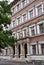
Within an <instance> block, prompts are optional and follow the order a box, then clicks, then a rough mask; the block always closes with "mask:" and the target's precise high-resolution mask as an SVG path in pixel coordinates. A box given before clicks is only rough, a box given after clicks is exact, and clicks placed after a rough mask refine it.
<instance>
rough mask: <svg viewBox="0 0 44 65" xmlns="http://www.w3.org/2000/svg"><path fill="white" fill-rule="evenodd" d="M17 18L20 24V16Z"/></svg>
mask: <svg viewBox="0 0 44 65" xmlns="http://www.w3.org/2000/svg"><path fill="white" fill-rule="evenodd" d="M17 20H18V25H19V24H20V17H19V18H18V19H17Z"/></svg>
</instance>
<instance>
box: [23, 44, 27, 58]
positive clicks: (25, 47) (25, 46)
mask: <svg viewBox="0 0 44 65" xmlns="http://www.w3.org/2000/svg"><path fill="white" fill-rule="evenodd" d="M24 51H25V58H27V44H25V45H24Z"/></svg>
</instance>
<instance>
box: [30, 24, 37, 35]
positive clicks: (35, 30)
mask: <svg viewBox="0 0 44 65" xmlns="http://www.w3.org/2000/svg"><path fill="white" fill-rule="evenodd" d="M33 26H34V31H35V35H36V27H35V24H33V25H30V26H29V33H30V36H32V34H31V27H33Z"/></svg>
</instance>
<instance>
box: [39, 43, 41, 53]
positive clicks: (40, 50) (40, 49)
mask: <svg viewBox="0 0 44 65" xmlns="http://www.w3.org/2000/svg"><path fill="white" fill-rule="evenodd" d="M38 45H39V54H41V44H38Z"/></svg>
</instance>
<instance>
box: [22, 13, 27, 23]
mask: <svg viewBox="0 0 44 65" xmlns="http://www.w3.org/2000/svg"><path fill="white" fill-rule="evenodd" d="M24 14H26V21H27V12H25V13H23V14H22V23H24V21H23V15H24Z"/></svg>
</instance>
